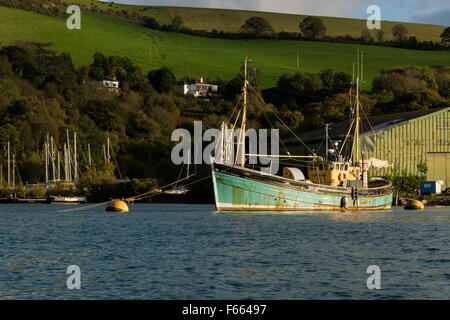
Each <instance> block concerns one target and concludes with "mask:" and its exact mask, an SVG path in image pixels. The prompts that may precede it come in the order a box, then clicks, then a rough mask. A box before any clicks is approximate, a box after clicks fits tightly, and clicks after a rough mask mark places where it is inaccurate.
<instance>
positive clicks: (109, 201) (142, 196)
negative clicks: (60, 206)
mask: <svg viewBox="0 0 450 320" xmlns="http://www.w3.org/2000/svg"><path fill="white" fill-rule="evenodd" d="M194 175H195V174H192V175H190V176H188V177H185V178H183V179H178V180H177V181H175V182H172V183H169V184H167V185H165V186H163V187H161V188H157V189H153V190H151V191H148V192H145V193H142V194H138V195H136V196H133V197H128V198H125V201H131V200H132V199H135V198H140V199H145V198H149V197H151V196H152V195H153V194H155V193H159V191H160V190H162V189H165V188H168V187H170V186H173V185H174V184H177V183H178V182H180V181H184V180H187V179H189V178H191V177H193V176H194ZM210 177H211V175H209V176H207V177H203V178H201V179H198V180H195V181H192V182H190V183H188V184H186V185H185V186H189V185H192V184H194V183H197V182H200V181H203V180H206V179H208V178H210ZM120 199H123V198H120ZM120 199H112V200H108V201H105V202H101V203H95V204H91V205H87V206H83V207H78V208H71V209H64V210H57V212H73V211H81V210H87V209H93V208H97V207H100V206H102V205H105V204H109V203H111V202H113V201H116V200H120Z"/></svg>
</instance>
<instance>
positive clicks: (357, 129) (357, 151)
mask: <svg viewBox="0 0 450 320" xmlns="http://www.w3.org/2000/svg"><path fill="white" fill-rule="evenodd" d="M354 143H356V154H355V162H356V163H357V162H358V161H359V74H358V75H356V123H355V142H354Z"/></svg>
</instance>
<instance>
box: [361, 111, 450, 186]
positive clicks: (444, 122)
mask: <svg viewBox="0 0 450 320" xmlns="http://www.w3.org/2000/svg"><path fill="white" fill-rule="evenodd" d="M367 139H370V140H371V141H372V142H373V143H370V142H368V140H367ZM361 143H362V150H364V151H365V155H364V158H366V159H368V158H372V157H374V158H377V159H383V160H389V161H391V162H393V163H394V164H395V169H394V171H396V172H398V173H401V172H404V171H405V172H407V173H412V174H418V173H419V172H418V170H417V164H418V163H420V162H424V163H425V162H426V159H427V157H426V155H427V153H429V152H450V108H446V109H443V110H441V111H438V112H435V113H432V114H429V115H426V116H423V117H419V118H416V119H413V120H409V121H407V122H403V123H400V124H398V125H393V126H391V127H387V128H384V129H381V130H377V131H375V132H370V133H366V134H363V135H361ZM449 166H450V164H449ZM391 172H392V169H375V168H371V172H370V173H371V174H372V175H384V174H387V173H391ZM442 174H443V177H442V180H445V175H446V173H445V171H444V172H443V173H442Z"/></svg>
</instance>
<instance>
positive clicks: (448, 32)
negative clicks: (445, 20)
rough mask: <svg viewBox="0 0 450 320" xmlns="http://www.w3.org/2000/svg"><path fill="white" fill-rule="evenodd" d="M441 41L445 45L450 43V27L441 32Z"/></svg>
mask: <svg viewBox="0 0 450 320" xmlns="http://www.w3.org/2000/svg"><path fill="white" fill-rule="evenodd" d="M441 41H442V43H443V44H444V45H446V46H448V45H450V27H447V28H445V29H444V31H442V33H441Z"/></svg>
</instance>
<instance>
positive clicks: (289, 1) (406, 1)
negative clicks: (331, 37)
mask: <svg viewBox="0 0 450 320" xmlns="http://www.w3.org/2000/svg"><path fill="white" fill-rule="evenodd" d="M115 2H117V3H126V4H140V5H164V6H180V7H201V8H224V9H243V10H256V11H272V12H283V13H293V14H308V15H320V16H333V17H343V18H360V19H367V18H368V17H369V14H367V13H366V10H367V7H368V6H370V5H378V6H379V7H380V9H381V20H388V21H399V22H415V23H426V24H438V25H443V26H450V0H115Z"/></svg>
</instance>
